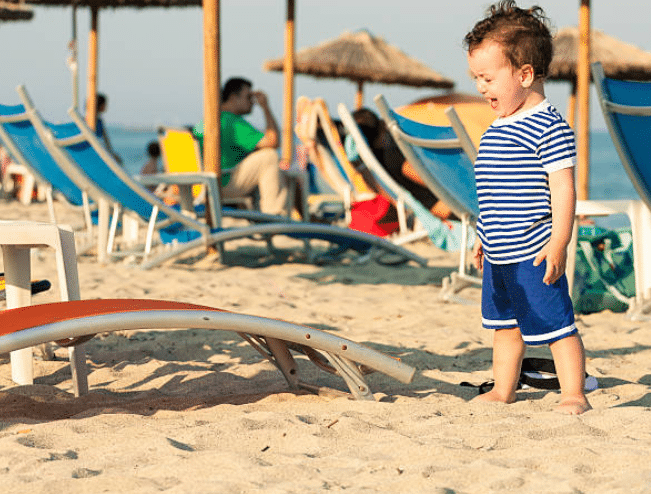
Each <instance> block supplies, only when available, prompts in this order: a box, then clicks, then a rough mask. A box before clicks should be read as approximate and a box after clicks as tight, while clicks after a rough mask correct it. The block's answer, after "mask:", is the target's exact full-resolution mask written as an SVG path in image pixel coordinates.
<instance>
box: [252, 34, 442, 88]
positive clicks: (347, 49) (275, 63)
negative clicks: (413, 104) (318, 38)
mask: <svg viewBox="0 0 651 494" xmlns="http://www.w3.org/2000/svg"><path fill="white" fill-rule="evenodd" d="M294 67H295V68H294V70H295V71H296V72H298V73H301V74H308V75H311V76H314V77H328V78H344V79H350V80H352V81H357V82H379V83H384V84H402V85H406V86H417V87H433V88H445V89H450V88H452V87H453V86H454V81H452V80H451V79H448V78H446V77H444V76H442V75H441V74H439V73H438V72H435V71H434V70H432V69H430V68H429V67H427V66H426V65H424V64H423V63H421V62H419V61H418V60H416V59H414V58H411V57H410V56H408V55H407V54H405V53H404V52H403V51H401V50H400V49H398V48H396V47H395V46H392V45H390V44H388V43H387V42H386V41H384V39H382V38H378V37H376V36H372V35H371V34H370V33H369V32H368V31H365V30H362V31H358V32H355V33H349V32H344V33H343V34H341V35H340V36H339V37H337V38H335V39H332V40H329V41H325V42H323V43H321V44H319V45H317V46H314V47H310V48H304V49H302V50H299V51H298V52H297V53H296V58H295V61H294ZM264 69H265V70H273V71H282V70H283V59H282V58H277V59H274V60H268V61H266V62H265V63H264Z"/></svg>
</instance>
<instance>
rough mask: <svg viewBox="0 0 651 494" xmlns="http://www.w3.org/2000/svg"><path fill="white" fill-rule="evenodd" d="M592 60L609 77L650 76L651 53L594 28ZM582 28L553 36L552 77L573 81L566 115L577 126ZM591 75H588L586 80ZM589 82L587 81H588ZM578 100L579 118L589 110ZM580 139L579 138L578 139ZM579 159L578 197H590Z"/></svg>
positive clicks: (631, 78)
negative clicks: (578, 68)
mask: <svg viewBox="0 0 651 494" xmlns="http://www.w3.org/2000/svg"><path fill="white" fill-rule="evenodd" d="M589 40H590V41H589V46H590V50H589V60H590V62H601V63H602V65H603V67H604V71H605V73H606V75H607V76H608V77H612V78H614V79H628V80H640V81H648V80H651V53H650V52H647V51H644V50H642V49H640V48H638V47H637V46H634V45H631V44H628V43H625V42H623V41H620V40H618V39H616V38H614V37H612V36H609V35H608V34H606V33H604V32H602V31H599V30H596V29H594V30H591V31H590V36H589ZM581 47H582V43H581V42H580V32H579V29H578V28H577V27H566V28H563V29H561V30H559V31H558V33H557V35H556V36H555V38H554V58H553V59H552V63H551V65H550V68H549V76H548V79H549V80H564V81H569V82H570V83H571V84H572V91H571V93H570V97H569V103H568V112H567V119H568V121H569V122H570V124H571V125H572V126H574V121H575V115H576V106H577V97H578V90H577V88H578V70H577V67H578V58H579V49H580V48H581ZM589 80H590V75H589V74H588V75H587V76H586V81H589ZM586 84H587V82H586ZM578 100H579V104H580V105H581V102H582V101H583V106H584V107H585V108H584V110H581V107H579V118H581V115H582V114H584V113H583V112H585V113H587V112H588V111H589V105H588V103H586V102H585V101H584V100H583V99H582V98H580V97H578ZM584 126H586V127H587V123H583V125H581V122H580V124H579V129H577V130H578V134H577V136H578V139H579V138H580V136H582V135H583V132H582V131H581V130H580V129H581V128H583V127H584ZM578 139H577V140H578ZM582 161H583V160H579V174H578V179H579V183H578V191H579V198H581V199H587V197H588V195H587V188H588V176H587V165H584V164H583V163H582Z"/></svg>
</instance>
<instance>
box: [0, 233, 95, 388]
mask: <svg viewBox="0 0 651 494" xmlns="http://www.w3.org/2000/svg"><path fill="white" fill-rule="evenodd" d="M0 246H2V254H3V260H4V270H5V289H6V295H7V308H8V309H11V308H15V307H25V306H28V305H31V301H32V291H31V255H30V251H31V249H32V248H42V247H52V248H53V249H54V250H55V257H56V265H57V277H58V279H59V291H60V296H61V300H79V277H78V274H77V254H76V251H75V239H74V234H73V232H72V229H71V228H70V227H69V226H61V225H54V224H52V223H37V222H28V221H0ZM68 352H69V358H70V363H71V367H72V381H73V386H74V392H75V395H76V396H79V395H81V394H85V393H87V392H88V381H87V376H86V361H85V352H84V349H83V345H78V346H76V347H70V348H69V349H68ZM11 377H12V379H13V381H14V382H15V383H17V384H33V382H34V373H33V365H32V349H31V348H26V349H23V350H16V351H14V352H11Z"/></svg>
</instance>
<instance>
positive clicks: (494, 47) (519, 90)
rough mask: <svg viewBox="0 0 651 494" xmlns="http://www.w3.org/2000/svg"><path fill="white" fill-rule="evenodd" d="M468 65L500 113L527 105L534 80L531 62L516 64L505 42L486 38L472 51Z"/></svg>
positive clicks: (503, 114)
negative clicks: (507, 54)
mask: <svg viewBox="0 0 651 494" xmlns="http://www.w3.org/2000/svg"><path fill="white" fill-rule="evenodd" d="M468 66H469V67H470V72H471V74H472V77H473V79H475V83H476V84H477V90H478V91H479V92H480V93H481V95H482V96H484V98H486V99H487V100H488V102H489V103H490V105H491V108H492V109H493V111H494V112H495V113H497V115H498V116H500V117H508V116H509V115H513V114H515V113H518V112H519V111H521V110H524V109H526V107H527V106H528V105H527V98H528V96H529V94H530V88H531V83H532V82H533V73H532V72H533V69H531V66H530V65H525V66H524V67H522V68H519V69H516V68H514V67H513V66H512V65H511V63H510V62H509V60H508V59H507V58H506V57H505V56H504V52H503V50H502V46H501V45H500V44H499V43H497V42H495V41H492V40H486V41H484V42H483V43H482V44H480V45H479V46H478V47H476V48H475V49H474V50H473V51H472V52H470V53H468Z"/></svg>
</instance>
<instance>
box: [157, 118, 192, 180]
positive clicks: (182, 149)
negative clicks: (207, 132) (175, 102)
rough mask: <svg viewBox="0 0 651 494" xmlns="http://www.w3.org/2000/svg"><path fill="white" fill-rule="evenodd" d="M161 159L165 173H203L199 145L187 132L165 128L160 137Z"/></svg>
mask: <svg viewBox="0 0 651 494" xmlns="http://www.w3.org/2000/svg"><path fill="white" fill-rule="evenodd" d="M158 142H159V144H160V150H161V158H162V159H163V166H164V167H165V171H166V172H167V173H196V172H200V171H203V170H202V165H201V154H200V152H199V145H198V143H197V141H195V139H194V138H193V137H192V134H191V133H190V131H188V130H184V129H173V128H170V127H167V128H165V129H164V131H163V133H162V134H161V135H160V137H159V139H158Z"/></svg>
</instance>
